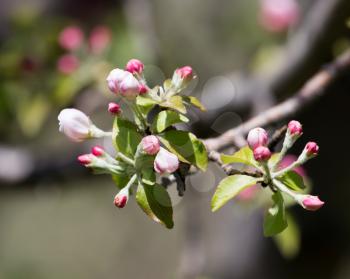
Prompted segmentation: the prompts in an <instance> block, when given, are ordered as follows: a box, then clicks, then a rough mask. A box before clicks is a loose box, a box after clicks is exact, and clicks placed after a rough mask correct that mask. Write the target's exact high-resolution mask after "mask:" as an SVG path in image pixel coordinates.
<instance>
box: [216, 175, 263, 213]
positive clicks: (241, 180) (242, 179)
mask: <svg viewBox="0 0 350 279" xmlns="http://www.w3.org/2000/svg"><path fill="white" fill-rule="evenodd" d="M259 181H261V179H260V178H256V177H252V176H248V175H240V174H236V175H231V176H228V177H226V178H224V179H223V180H221V182H220V183H219V185H218V187H217V189H216V191H215V193H214V196H213V198H212V200H211V210H212V211H213V212H214V211H217V210H218V209H219V208H220V207H222V206H223V205H224V204H225V203H227V202H228V201H229V200H231V199H233V198H234V197H235V196H236V195H237V194H238V193H239V192H240V191H242V190H244V189H245V188H247V187H249V186H252V185H254V184H256V183H258V182H259Z"/></svg>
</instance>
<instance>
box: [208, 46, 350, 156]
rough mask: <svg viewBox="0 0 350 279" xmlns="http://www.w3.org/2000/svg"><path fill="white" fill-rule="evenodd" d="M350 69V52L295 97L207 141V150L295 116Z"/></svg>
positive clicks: (218, 147) (217, 147) (315, 77)
mask: <svg viewBox="0 0 350 279" xmlns="http://www.w3.org/2000/svg"><path fill="white" fill-rule="evenodd" d="M349 69H350V50H348V51H347V52H345V53H344V54H343V55H341V56H339V57H338V58H337V59H335V60H334V61H333V62H332V63H330V64H329V65H328V66H326V67H324V69H322V70H320V71H319V72H318V73H317V74H315V75H314V76H313V77H312V78H311V79H310V80H309V81H308V82H306V84H305V85H304V86H303V87H302V88H301V89H300V90H299V91H298V92H297V93H296V94H295V95H294V96H293V97H291V98H289V99H287V100H285V101H283V102H281V103H280V104H278V105H276V106H274V107H272V108H270V109H268V110H266V111H265V112H263V113H261V114H259V115H257V116H255V117H253V118H251V119H249V120H248V121H246V122H244V123H243V124H241V125H239V126H237V127H235V128H233V129H231V130H228V131H227V132H225V133H224V134H222V135H220V136H218V137H216V138H210V139H207V140H205V141H204V143H205V145H206V146H207V149H208V150H209V151H212V150H215V151H218V150H221V149H223V148H225V147H228V146H230V145H231V144H232V143H233V142H237V138H241V137H242V136H244V135H246V134H247V133H248V132H249V130H251V129H253V128H255V127H259V126H267V125H270V124H273V123H275V122H278V121H281V120H283V119H285V118H288V117H291V116H293V115H295V114H296V113H297V112H299V111H300V110H301V109H304V108H305V106H307V105H308V104H309V103H311V102H312V101H314V100H316V99H317V98H318V97H320V96H322V94H323V93H324V92H325V91H326V90H325V89H326V88H327V87H328V86H329V85H330V84H331V82H333V81H334V79H335V78H336V77H338V76H339V75H340V74H342V73H343V72H345V71H347V70H349Z"/></svg>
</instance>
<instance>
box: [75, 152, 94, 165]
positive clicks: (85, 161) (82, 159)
mask: <svg viewBox="0 0 350 279" xmlns="http://www.w3.org/2000/svg"><path fill="white" fill-rule="evenodd" d="M78 162H79V163H80V164H82V165H84V166H87V165H89V164H91V162H92V155H91V154H84V155H80V156H78Z"/></svg>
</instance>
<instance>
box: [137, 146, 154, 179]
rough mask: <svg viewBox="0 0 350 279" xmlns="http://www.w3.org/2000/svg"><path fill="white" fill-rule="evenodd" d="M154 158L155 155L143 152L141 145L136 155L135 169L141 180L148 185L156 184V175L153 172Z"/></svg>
mask: <svg viewBox="0 0 350 279" xmlns="http://www.w3.org/2000/svg"><path fill="white" fill-rule="evenodd" d="M154 158H155V156H154V155H149V154H147V153H145V152H144V151H143V148H142V144H141V143H140V144H139V146H138V147H137V151H136V154H135V169H136V172H137V175H138V177H139V179H141V180H142V182H143V183H145V184H147V185H154V184H155V183H156V175H155V173H154V170H153V163H154Z"/></svg>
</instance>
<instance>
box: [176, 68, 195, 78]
mask: <svg viewBox="0 0 350 279" xmlns="http://www.w3.org/2000/svg"><path fill="white" fill-rule="evenodd" d="M176 73H177V74H178V75H179V76H180V77H181V78H182V79H192V78H193V70H192V68H191V67H190V66H184V67H182V68H179V69H176Z"/></svg>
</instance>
